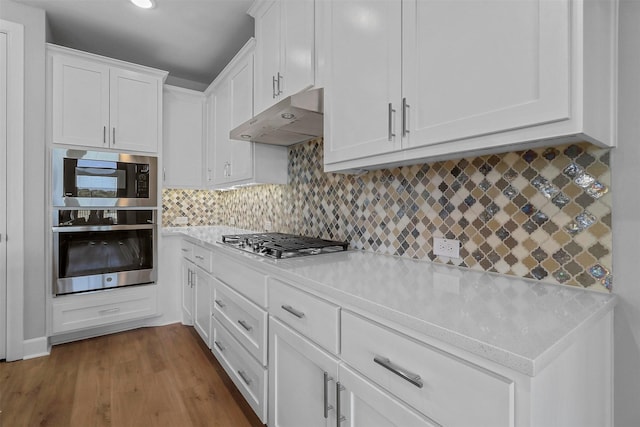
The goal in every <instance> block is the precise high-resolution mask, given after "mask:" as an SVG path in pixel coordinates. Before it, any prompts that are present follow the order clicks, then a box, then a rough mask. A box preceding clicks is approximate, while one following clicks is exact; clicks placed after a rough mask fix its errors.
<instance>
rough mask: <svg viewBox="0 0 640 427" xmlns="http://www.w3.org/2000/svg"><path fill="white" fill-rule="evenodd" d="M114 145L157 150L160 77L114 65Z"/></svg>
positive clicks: (126, 148)
mask: <svg viewBox="0 0 640 427" xmlns="http://www.w3.org/2000/svg"><path fill="white" fill-rule="evenodd" d="M110 80H111V84H110V93H111V96H110V115H109V117H110V123H111V129H110V132H109V137H110V138H111V148H115V149H122V150H133V151H148V152H157V151H158V140H159V136H160V135H159V132H160V130H159V122H158V114H159V105H160V104H159V101H160V100H159V99H158V85H159V84H160V83H159V81H158V79H157V78H155V77H150V76H147V75H144V74H141V73H136V72H133V71H128V70H120V69H117V68H112V69H111V72H110Z"/></svg>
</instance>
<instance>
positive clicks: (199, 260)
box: [193, 246, 213, 273]
mask: <svg viewBox="0 0 640 427" xmlns="http://www.w3.org/2000/svg"><path fill="white" fill-rule="evenodd" d="M193 258H194V262H195V263H196V265H198V266H199V267H200V268H202V269H203V270H205V271H206V272H207V273H211V271H213V254H212V253H211V251H210V250H208V249H205V248H203V247H200V246H195V247H194V248H193Z"/></svg>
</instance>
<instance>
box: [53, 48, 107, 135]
mask: <svg viewBox="0 0 640 427" xmlns="http://www.w3.org/2000/svg"><path fill="white" fill-rule="evenodd" d="M52 90H53V123H52V127H53V142H54V143H56V144H72V145H84V146H90V147H108V144H109V139H108V136H107V134H108V131H109V67H107V66H105V65H102V64H97V63H94V62H90V61H83V60H81V59H77V58H68V57H65V56H53V88H52Z"/></svg>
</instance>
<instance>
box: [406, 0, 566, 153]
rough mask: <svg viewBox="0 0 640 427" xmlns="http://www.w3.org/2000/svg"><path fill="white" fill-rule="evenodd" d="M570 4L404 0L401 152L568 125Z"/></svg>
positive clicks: (535, 0)
mask: <svg viewBox="0 0 640 427" xmlns="http://www.w3.org/2000/svg"><path fill="white" fill-rule="evenodd" d="M569 3H570V2H569V1H568V0H558V1H545V0H526V1H514V2H503V1H491V0H483V1H442V0H429V1H417V0H404V2H403V14H404V19H403V31H404V33H403V57H404V64H403V70H404V71H403V72H404V76H403V85H404V88H403V93H404V95H403V96H405V97H406V99H407V103H408V105H409V107H408V114H409V116H408V119H409V122H408V123H407V126H408V128H409V134H408V135H407V141H406V146H407V147H417V146H422V145H429V144H436V143H441V142H446V141H451V140H456V139H462V138H469V137H474V136H480V135H484V134H491V133H496V132H501V131H505V130H509V129H516V128H521V127H527V126H535V125H539V124H542V123H547V122H553V121H560V120H565V119H568V118H569V113H570V111H569V102H570V99H569V66H570V62H571V58H570V55H569V48H570V45H569V42H570V28H569V27H570V4H569ZM478 148H479V149H481V148H482V147H478Z"/></svg>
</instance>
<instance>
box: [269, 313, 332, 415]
mask: <svg viewBox="0 0 640 427" xmlns="http://www.w3.org/2000/svg"><path fill="white" fill-rule="evenodd" d="M337 373H338V360H337V359H335V358H334V357H332V356H330V355H329V354H328V353H327V352H325V351H324V350H322V349H321V348H320V347H318V346H316V345H315V344H312V343H311V342H310V341H308V340H306V339H305V338H303V337H302V335H300V334H298V333H297V332H294V331H293V330H291V329H289V328H288V327H287V326H285V325H284V324H283V323H281V322H279V321H278V320H275V319H274V318H271V317H270V318H269V426H270V427H300V426H305V427H314V426H328V425H335V423H336V418H335V388H336V387H335V378H337ZM325 374H326V380H325ZM329 378H331V380H329ZM325 388H326V393H325ZM325 396H326V399H325ZM331 402H333V403H331ZM330 404H331V406H332V408H331V409H328V408H329V405H330ZM325 415H326V417H325Z"/></svg>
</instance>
